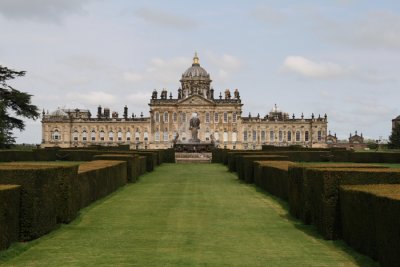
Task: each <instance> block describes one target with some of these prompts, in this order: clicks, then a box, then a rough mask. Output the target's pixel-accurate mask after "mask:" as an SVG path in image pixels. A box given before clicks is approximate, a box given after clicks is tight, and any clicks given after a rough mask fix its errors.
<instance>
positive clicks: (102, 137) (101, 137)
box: [100, 130, 104, 141]
mask: <svg viewBox="0 0 400 267" xmlns="http://www.w3.org/2000/svg"><path fill="white" fill-rule="evenodd" d="M100 140H101V141H104V131H103V130H101V131H100Z"/></svg>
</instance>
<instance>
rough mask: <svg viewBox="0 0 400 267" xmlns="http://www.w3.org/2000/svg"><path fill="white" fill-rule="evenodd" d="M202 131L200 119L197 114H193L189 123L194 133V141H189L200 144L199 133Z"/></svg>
mask: <svg viewBox="0 0 400 267" xmlns="http://www.w3.org/2000/svg"><path fill="white" fill-rule="evenodd" d="M199 129H200V119H199V118H198V117H197V113H193V114H192V118H191V119H190V122H189V130H191V132H192V139H190V140H189V142H191V143H200V139H199V138H198V131H199Z"/></svg>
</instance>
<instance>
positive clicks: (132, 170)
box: [93, 154, 140, 183]
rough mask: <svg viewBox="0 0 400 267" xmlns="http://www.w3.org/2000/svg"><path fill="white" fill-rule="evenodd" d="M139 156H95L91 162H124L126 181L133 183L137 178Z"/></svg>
mask: <svg viewBox="0 0 400 267" xmlns="http://www.w3.org/2000/svg"><path fill="white" fill-rule="evenodd" d="M138 157H139V156H137V155H128V154H105V155H96V156H94V157H93V160H117V161H125V162H126V165H127V179H128V182H130V183H135V182H136V181H137V180H138V178H139V175H140V174H139V172H140V169H139V168H140V167H139V158H138Z"/></svg>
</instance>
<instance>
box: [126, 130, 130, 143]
mask: <svg viewBox="0 0 400 267" xmlns="http://www.w3.org/2000/svg"><path fill="white" fill-rule="evenodd" d="M126 141H131V132H126Z"/></svg>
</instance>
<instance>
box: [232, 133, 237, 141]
mask: <svg viewBox="0 0 400 267" xmlns="http://www.w3.org/2000/svg"><path fill="white" fill-rule="evenodd" d="M232 142H237V132H233V133H232Z"/></svg>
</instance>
